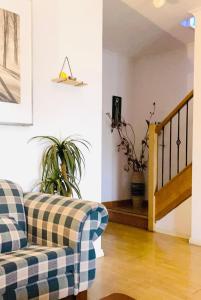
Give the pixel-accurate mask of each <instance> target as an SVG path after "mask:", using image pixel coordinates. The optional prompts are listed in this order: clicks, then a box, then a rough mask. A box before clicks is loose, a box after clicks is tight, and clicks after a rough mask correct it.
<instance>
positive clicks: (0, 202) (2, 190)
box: [0, 180, 26, 232]
mask: <svg viewBox="0 0 201 300" xmlns="http://www.w3.org/2000/svg"><path fill="white" fill-rule="evenodd" d="M1 216H8V217H11V218H14V219H15V221H16V222H17V223H18V224H19V225H20V227H21V228H22V230H24V231H25V232H26V218H25V213H24V204H23V192H22V189H21V188H20V186H18V185H17V184H15V183H13V182H11V181H8V180H0V217H1Z"/></svg>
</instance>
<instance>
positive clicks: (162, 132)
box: [162, 127, 165, 187]
mask: <svg viewBox="0 0 201 300" xmlns="http://www.w3.org/2000/svg"><path fill="white" fill-rule="evenodd" d="M164 147H165V145H164V127H163V129H162V187H163V184H164Z"/></svg>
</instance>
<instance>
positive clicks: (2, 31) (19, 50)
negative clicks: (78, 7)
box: [0, 0, 32, 125]
mask: <svg viewBox="0 0 201 300" xmlns="http://www.w3.org/2000/svg"><path fill="white" fill-rule="evenodd" d="M31 50H32V49H31V1H29V0H0V124H9V125H14V124H15V125H32V63H31V61H32V51H31Z"/></svg>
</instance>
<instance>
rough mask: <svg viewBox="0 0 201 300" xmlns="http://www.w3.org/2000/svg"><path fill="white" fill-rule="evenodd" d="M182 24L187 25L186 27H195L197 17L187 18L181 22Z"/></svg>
mask: <svg viewBox="0 0 201 300" xmlns="http://www.w3.org/2000/svg"><path fill="white" fill-rule="evenodd" d="M181 25H182V26H183V27H186V28H193V29H195V26H196V24H195V17H191V18H188V19H185V20H183V21H182V22H181Z"/></svg>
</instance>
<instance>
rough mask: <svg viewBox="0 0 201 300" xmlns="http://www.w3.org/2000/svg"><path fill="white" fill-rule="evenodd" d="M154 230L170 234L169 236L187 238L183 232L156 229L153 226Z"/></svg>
mask: <svg viewBox="0 0 201 300" xmlns="http://www.w3.org/2000/svg"><path fill="white" fill-rule="evenodd" d="M154 231H155V232H157V233H162V234H166V235H170V236H174V237H178V238H182V239H185V240H189V236H187V235H185V234H177V233H175V232H171V231H168V230H164V229H158V228H156V227H155V230H154Z"/></svg>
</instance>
